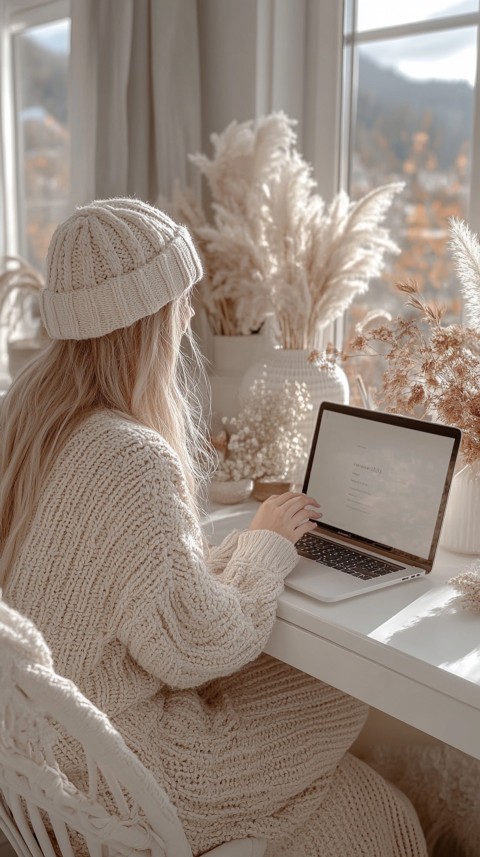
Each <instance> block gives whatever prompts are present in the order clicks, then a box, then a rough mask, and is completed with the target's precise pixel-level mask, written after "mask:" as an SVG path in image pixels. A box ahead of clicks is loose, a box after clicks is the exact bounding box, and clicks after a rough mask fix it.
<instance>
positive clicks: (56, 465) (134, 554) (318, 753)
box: [0, 199, 425, 857]
mask: <svg viewBox="0 0 480 857" xmlns="http://www.w3.org/2000/svg"><path fill="white" fill-rule="evenodd" d="M47 268H48V271H47V284H46V288H45V289H44V290H43V292H42V295H41V307H42V316H43V320H44V323H45V326H46V328H47V331H48V333H49V334H50V336H51V338H52V340H53V342H52V344H51V345H50V347H49V348H48V349H47V351H46V352H45V354H44V355H43V356H42V357H41V358H40V359H38V360H37V361H36V362H35V363H34V364H33V365H31V366H30V367H29V368H27V369H26V370H25V371H24V372H23V374H22V375H21V376H20V377H19V379H18V380H17V381H16V382H15V383H14V384H13V386H12V388H11V390H10V392H9V393H8V395H7V397H6V399H5V402H4V405H3V407H2V411H1V435H0V436H1V439H2V440H1V456H0V486H1V488H0V490H1V494H0V544H1V578H2V580H3V587H4V596H5V599H6V601H7V602H9V603H10V604H11V605H12V606H13V607H15V608H17V609H18V610H20V611H21V612H22V613H24V614H25V615H27V616H28V617H29V618H31V619H32V620H33V622H34V623H35V624H36V625H37V627H38V628H39V629H40V630H41V631H42V632H43V634H44V636H45V638H46V639H47V642H48V643H49V645H50V647H51V649H52V652H53V656H54V660H55V664H56V669H57V671H58V672H59V673H61V674H64V675H66V676H68V677H69V678H71V679H72V680H73V681H74V682H75V683H76V684H77V685H78V686H79V687H80V689H81V690H82V691H83V693H84V694H85V695H86V696H87V697H89V698H90V699H91V700H92V701H93V702H94V703H95V705H96V706H98V707H99V708H100V709H101V710H103V711H104V712H106V713H107V714H108V716H109V717H110V718H111V720H112V721H113V723H114V724H115V725H116V727H117V729H118V730H119V731H120V733H121V734H122V735H123V737H124V738H125V740H126V741H127V743H128V744H129V746H130V747H131V749H132V750H133V751H134V752H135V753H137V754H138V756H139V757H140V758H141V759H142V761H143V763H144V764H145V765H146V766H147V767H148V768H150V770H151V771H152V772H153V774H154V775H155V777H156V778H157V779H158V780H159V781H160V782H161V783H162V784H163V785H164V787H165V788H166V789H167V791H168V792H169V794H170V797H171V799H172V801H173V803H174V804H175V806H176V808H177V811H178V813H179V815H180V818H181V820H182V823H183V826H184V829H185V832H186V834H187V837H188V838H189V841H190V843H191V846H192V850H193V853H194V854H199V853H202V852H204V851H206V850H208V849H210V848H212V847H214V846H215V845H217V844H219V843H220V842H223V841H226V840H229V839H233V838H236V837H242V836H246V835H258V836H265V837H266V838H267V839H268V841H269V852H268V853H269V854H272V855H273V854H275V855H280V854H289V855H298V857H310V855H311V857H314V855H315V857H317V855H318V857H319V855H322V857H330V855H331V857H346V855H352V857H354V855H372V857H376V855H378V857H401V855H408V857H418V855H424V854H425V849H424V842H423V837H422V833H421V831H420V829H419V826H418V821H417V819H416V816H415V814H414V812H413V810H412V808H411V806H410V804H408V802H407V801H406V799H404V798H403V796H402V795H400V793H398V792H396V791H395V790H394V789H393V788H392V787H390V786H389V785H387V783H386V782H385V781H383V780H382V779H381V778H380V777H379V776H378V775H377V774H376V773H374V772H373V771H372V770H370V768H368V767H367V766H365V765H364V764H362V763H361V762H359V761H358V760H356V759H355V758H354V757H352V756H350V755H348V754H346V751H347V749H348V748H349V747H350V745H351V744H352V742H353V741H354V739H355V737H356V736H357V735H358V733H359V731H360V729H361V727H362V725H363V723H364V720H365V717H366V707H365V706H364V705H363V704H362V703H360V702H358V701H357V700H354V699H352V698H350V697H348V696H345V695H344V694H342V693H340V692H339V691H337V690H334V689H333V688H330V687H328V686H326V685H324V684H322V683H321V682H318V681H316V680H314V679H312V678H310V677H308V676H306V675H304V674H302V673H299V672H297V671H295V670H293V669H291V668H289V667H288V666H286V665H284V664H282V663H279V662H277V661H275V660H273V659H271V658H268V657H266V656H264V655H261V652H262V649H263V647H264V645H265V642H266V640H267V639H268V636H269V634H270V632H271V630H272V627H273V624H274V621H275V612H276V602H277V597H278V595H279V593H280V592H281V591H282V587H283V580H284V578H285V577H286V575H287V574H288V573H289V572H290V571H291V570H292V569H293V567H294V566H295V564H296V561H297V554H296V551H295V548H294V544H295V542H296V541H297V539H298V538H300V536H301V535H302V534H303V533H305V532H307V531H308V530H310V529H312V528H313V526H314V525H313V524H312V523H311V521H310V520H309V519H310V518H312V517H314V516H315V509H317V511H318V506H317V504H316V503H315V501H314V500H313V499H312V498H309V497H306V496H304V495H302V494H288V495H285V496H283V497H281V498H277V499H272V500H269V501H267V502H266V503H265V504H264V505H263V506H261V507H260V508H259V510H258V512H257V513H256V515H255V517H254V518H253V521H252V523H251V525H250V528H249V529H248V531H246V532H243V533H233V534H232V535H230V536H229V537H228V538H227V539H226V540H225V541H224V542H223V544H222V545H220V547H218V548H215V549H211V550H210V553H208V550H207V549H205V546H204V543H203V539H202V534H201V530H200V527H199V523H198V511H197V508H196V499H195V498H196V496H197V494H198V486H199V484H200V477H201V471H202V469H203V470H205V455H206V454H205V445H204V443H203V441H202V434H201V430H200V428H199V419H198V412H197V411H198V409H196V408H195V407H194V406H192V404H191V402H192V390H193V398H194V392H195V390H194V387H195V385H194V382H193V381H192V377H191V370H190V369H188V371H187V372H185V369H184V368H183V369H182V366H183V361H184V358H183V357H182V356H181V353H180V342H181V339H182V336H183V334H184V333H185V332H186V331H187V330H188V325H189V320H190V316H191V310H190V302H189V294H190V290H191V287H192V285H193V284H194V283H195V282H196V281H198V279H199V278H200V277H201V274H202V271H201V265H200V262H199V259H198V257H197V254H196V251H195V249H194V247H193V245H192V243H191V239H190V236H189V234H188V232H187V231H186V229H185V228H183V227H181V226H178V225H177V224H175V223H174V222H172V221H171V220H170V219H169V218H168V217H167V216H166V215H165V214H162V213H161V212H160V211H158V210H157V209H154V208H152V207H150V206H148V205H146V204H144V203H141V202H139V201H137V200H133V199H114V200H110V201H104V202H96V203H93V204H92V205H90V206H86V207H83V208H80V209H78V210H77V211H76V212H75V213H74V214H73V215H72V217H70V218H69V219H68V220H67V221H66V222H65V223H64V224H63V225H61V226H60V227H59V228H58V229H57V231H56V233H55V235H54V236H53V239H52V242H51V245H50V249H49V253H48V261H47ZM202 460H203V463H202ZM63 752H64V753H65V754H66V757H67V758H66V760H65V762H66V765H67V767H68V769H69V771H70V772H71V775H72V777H75V776H81V775H82V771H81V766H82V763H81V761H80V759H79V758H77V756H76V752H75V748H74V747H73V746H65V747H64V748H63Z"/></svg>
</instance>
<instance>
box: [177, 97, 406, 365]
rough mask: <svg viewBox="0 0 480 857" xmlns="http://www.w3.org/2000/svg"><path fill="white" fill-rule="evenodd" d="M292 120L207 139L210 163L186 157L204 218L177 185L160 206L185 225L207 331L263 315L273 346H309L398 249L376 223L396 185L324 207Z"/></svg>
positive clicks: (278, 117) (242, 326)
mask: <svg viewBox="0 0 480 857" xmlns="http://www.w3.org/2000/svg"><path fill="white" fill-rule="evenodd" d="M294 124H295V123H294V122H293V120H291V119H289V118H288V117H287V116H286V115H285V114H284V113H282V112H278V113H272V114H271V115H269V116H266V117H263V118H261V119H259V120H258V121H257V122H256V123H254V122H252V121H249V122H243V123H237V122H232V123H231V124H230V125H229V126H228V127H227V128H226V129H225V130H224V131H223V132H222V133H221V134H213V135H212V137H211V140H212V145H213V156H212V158H208V157H206V156H205V155H204V154H197V155H191V156H190V160H191V161H192V162H193V163H194V164H195V166H197V167H198V169H199V170H200V172H201V173H202V175H203V176H204V177H205V179H206V181H207V184H208V187H209V190H210V194H211V200H212V202H211V217H210V219H209V218H208V217H207V215H206V213H205V211H204V210H203V208H202V206H201V205H200V204H199V203H198V201H197V200H196V199H195V197H194V195H193V193H192V192H191V191H190V190H184V189H181V188H179V187H178V186H177V187H176V188H175V189H174V194H173V198H172V200H171V202H170V203H168V202H166V201H165V200H162V201H161V204H162V206H163V207H167V209H168V210H169V211H170V212H171V213H172V215H173V216H174V217H176V219H179V220H181V221H182V222H184V223H186V225H187V226H188V227H189V228H190V230H191V232H192V235H193V237H194V240H195V242H196V245H197V247H198V250H199V252H200V254H201V256H202V257H203V262H204V266H205V277H204V280H203V282H202V284H201V287H200V298H201V301H202V303H203V305H204V308H205V310H206V313H207V316H208V318H209V320H210V324H211V327H212V330H213V332H214V333H221V334H227V335H231V334H245V333H250V332H252V331H255V330H258V329H259V327H260V326H261V325H262V323H263V321H264V319H265V316H266V314H267V313H268V312H271V311H272V310H273V312H274V314H275V316H276V319H277V324H278V330H279V335H280V340H281V344H282V345H283V346H284V347H286V348H313V347H315V345H316V344H317V336H318V332H319V331H320V330H321V329H322V328H323V327H325V326H327V325H328V324H330V323H331V322H332V321H333V320H334V319H336V318H338V316H340V315H341V314H342V313H343V312H344V310H345V309H346V308H347V307H348V306H349V305H350V304H351V302H352V301H353V300H354V298H355V297H356V296H357V295H359V294H362V293H363V292H365V291H366V289H367V288H368V284H369V281H370V279H371V278H372V277H375V276H378V275H379V274H380V273H381V270H382V267H383V261H384V256H385V254H386V253H396V252H398V248H397V246H396V244H394V242H393V241H391V239H390V237H389V233H388V230H387V229H386V228H385V227H383V226H381V223H382V221H383V219H384V217H385V215H386V213H387V211H388V209H389V208H390V206H391V203H392V200H393V198H394V196H395V195H396V194H397V193H398V192H399V190H401V188H402V187H403V185H401V184H390V185H385V186H383V187H379V188H376V189H375V190H373V191H371V192H370V193H368V194H367V195H366V196H364V197H363V198H362V199H360V200H358V201H357V202H351V201H350V200H349V198H348V196H347V194H346V193H344V192H341V193H339V194H338V195H337V196H336V197H335V198H334V200H333V201H332V203H331V204H330V205H329V206H328V207H326V206H325V204H324V201H323V199H322V198H321V197H320V196H319V194H318V193H317V190H316V183H315V181H314V179H313V176H312V170H311V167H310V165H309V164H307V163H306V162H305V160H304V159H303V158H302V157H301V156H300V155H299V153H298V152H297V151H296V148H295V146H296V134H295V132H294V129H293V128H294Z"/></svg>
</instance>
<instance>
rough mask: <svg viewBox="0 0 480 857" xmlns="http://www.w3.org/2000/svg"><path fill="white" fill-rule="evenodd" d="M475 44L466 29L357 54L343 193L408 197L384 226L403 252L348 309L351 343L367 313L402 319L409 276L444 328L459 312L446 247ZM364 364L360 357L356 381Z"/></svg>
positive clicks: (465, 157) (461, 186)
mask: <svg viewBox="0 0 480 857" xmlns="http://www.w3.org/2000/svg"><path fill="white" fill-rule="evenodd" d="M459 35H461V42H460V41H459ZM448 38H450V39H451V41H450V43H449V42H448V41H446V40H448ZM475 40H476V32H475V28H469V29H462V30H458V31H457V30H455V31H449V32H446V33H445V32H444V33H437V34H430V35H429V36H428V37H427V36H417V37H414V38H404V39H397V40H395V41H393V40H392V41H389V42H378V43H372V44H371V45H368V46H362V48H361V49H360V52H359V85H358V102H357V112H356V123H355V129H354V132H353V140H352V143H353V146H352V157H351V164H350V170H351V172H350V175H351V179H350V188H349V192H350V195H351V197H352V198H354V199H356V198H358V197H359V196H360V195H362V194H364V193H365V192H366V191H367V190H369V189H371V188H373V187H375V186H378V185H379V184H383V183H385V182H388V181H396V180H401V181H404V182H405V190H404V191H403V193H402V194H401V195H400V196H399V197H398V199H397V200H396V203H395V205H394V206H393V207H392V211H391V213H390V217H389V222H388V226H389V228H390V232H391V236H392V238H393V239H394V240H395V241H396V242H397V244H399V246H400V247H401V254H400V255H399V256H396V257H390V260H389V262H388V263H387V268H386V273H385V276H384V277H383V278H382V279H381V280H377V281H372V283H371V284H370V288H369V291H368V292H367V294H366V295H364V296H363V297H362V299H360V300H357V301H356V302H355V304H354V305H353V306H352V308H351V310H350V312H349V314H348V319H347V337H348V339H349V338H350V337H351V335H352V334H353V329H354V326H355V324H357V323H358V322H361V321H362V319H364V318H365V316H366V314H367V313H368V312H369V311H371V310H373V309H382V310H385V311H387V312H388V313H390V314H391V315H397V314H399V313H404V312H405V310H404V297H403V296H402V295H401V294H399V293H398V292H397V291H396V290H395V283H397V282H400V281H405V280H407V279H415V280H416V281H417V282H418V284H419V285H420V287H421V289H422V291H423V293H424V295H425V296H426V297H427V298H429V299H433V300H436V301H437V302H438V303H441V304H442V305H445V306H446V307H447V314H446V320H447V321H452V320H454V319H457V318H458V317H459V315H460V314H461V302H460V297H459V294H458V284H457V280H456V277H455V275H454V272H453V265H452V263H451V259H450V257H449V254H448V248H447V242H448V219H449V217H452V216H456V217H461V218H463V219H467V206H468V195H469V184H470V170H471V146H472V125H473V87H472V85H471V83H470V81H472V80H473V78H474V71H475V64H476V51H475ZM460 44H463V50H460V49H459V48H460ZM427 49H428V54H427ZM427 56H428V58H429V59H427ZM417 57H420V58H421V59H419V60H417V59H416V58H417ZM440 58H441V65H440V66H439V65H438V63H439V62H440ZM429 63H430V64H429ZM388 66H390V68H389V67H388ZM407 69H409V75H410V76H407ZM429 69H431V73H430V75H429ZM414 75H415V76H414ZM429 77H430V78H431V79H428V78H429ZM459 78H463V79H459ZM369 362H370V363H373V362H374V361H369ZM366 366H367V361H366V360H363V362H362V374H363V367H365V369H366ZM380 368H381V367H380ZM369 371H371V370H369ZM376 382H378V375H377V379H376ZM371 383H373V381H372V382H371Z"/></svg>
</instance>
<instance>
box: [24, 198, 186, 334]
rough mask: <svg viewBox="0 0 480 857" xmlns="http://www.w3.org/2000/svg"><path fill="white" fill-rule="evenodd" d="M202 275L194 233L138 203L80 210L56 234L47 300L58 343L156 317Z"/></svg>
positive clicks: (45, 312)
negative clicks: (193, 238)
mask: <svg viewBox="0 0 480 857" xmlns="http://www.w3.org/2000/svg"><path fill="white" fill-rule="evenodd" d="M201 276H202V266H201V263H200V259H199V257H198V255H197V252H196V250H195V247H194V246H193V243H192V239H191V237H190V235H189V233H188V230H187V229H186V228H185V227H184V226H179V225H178V224H177V223H174V221H173V220H171V219H170V218H169V217H168V216H167V215H166V214H164V213H163V212H162V211H159V209H157V208H154V207H153V206H151V205H147V203H145V202H141V201H140V200H138V199H110V200H99V201H97V202H93V203H92V204H91V205H86V206H82V207H81V208H77V210H76V211H75V213H74V214H72V216H71V217H69V218H68V220H66V221H65V223H62V224H61V225H60V226H59V227H58V228H57V230H56V231H55V233H54V235H53V237H52V240H51V242H50V247H49V249H48V256H47V277H46V285H45V288H44V289H43V290H42V292H41V295H40V305H41V313H42V318H43V322H44V324H45V327H46V329H47V331H48V333H49V335H50V336H51V337H52V339H90V338H95V337H97V336H103V335H104V334H106V333H110V331H112V330H117V329H118V328H121V327H128V326H129V325H131V324H133V323H134V322H135V321H138V319H140V318H144V317H145V316H147V315H151V314H152V313H155V312H157V310H159V309H160V307H162V306H164V305H165V304H166V303H168V302H169V301H171V300H173V299H174V298H178V297H179V296H180V295H181V294H182V292H184V291H185V289H188V288H189V287H190V286H192V285H193V284H194V283H196V282H197V281H198V280H199V279H200V278H201Z"/></svg>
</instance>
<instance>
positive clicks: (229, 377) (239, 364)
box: [210, 317, 274, 428]
mask: <svg viewBox="0 0 480 857" xmlns="http://www.w3.org/2000/svg"><path fill="white" fill-rule="evenodd" d="M273 350H274V337H273V320H272V318H270V317H268V318H267V319H266V321H265V322H264V324H263V326H262V329H261V330H260V331H259V332H258V333H252V334H248V335H246V336H213V359H212V369H211V372H210V385H211V391H212V418H213V419H212V422H213V424H214V428H215V423H217V426H216V427H217V428H218V425H219V423H220V420H221V418H222V417H227V418H230V417H234V416H236V414H237V413H238V410H239V400H238V391H239V387H240V383H241V381H242V378H243V376H244V375H245V372H246V371H247V369H248V368H249V367H250V366H251V365H252V363H255V362H256V361H258V360H260V359H262V358H264V357H266V356H267V355H268V354H270V353H272V352H273Z"/></svg>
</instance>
